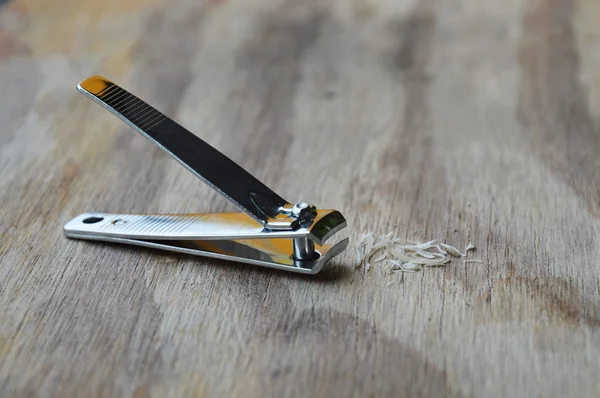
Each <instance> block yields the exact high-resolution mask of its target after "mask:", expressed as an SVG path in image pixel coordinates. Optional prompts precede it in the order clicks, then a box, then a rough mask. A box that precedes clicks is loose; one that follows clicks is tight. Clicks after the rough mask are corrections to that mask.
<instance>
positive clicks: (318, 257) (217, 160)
mask: <svg viewBox="0 0 600 398" xmlns="http://www.w3.org/2000/svg"><path fill="white" fill-rule="evenodd" d="M77 89H78V90H79V91H80V92H82V93H83V94H85V95H86V96H88V97H89V98H91V99H92V100H94V101H96V102H97V103H99V104H100V105H102V106H103V107H105V108H106V109H107V110H109V111H110V112H112V113H113V114H114V115H116V116H117V117H119V118H120V119H121V120H122V121H123V122H125V123H126V124H127V125H129V126H130V127H131V128H133V129H134V130H136V131H137V132H139V133H141V134H142V135H143V136H145V137H146V138H147V139H149V140H150V141H152V142H153V143H155V144H156V145H158V146H159V147H160V148H161V149H163V150H164V151H166V152H167V153H168V154H169V155H171V156H172V157H173V158H174V159H175V160H177V161H178V162H179V163H181V164H182V165H183V166H184V167H185V168H187V169H188V170H189V171H191V172H192V173H193V174H194V175H196V177H198V178H200V179H201V180H202V181H204V182H205V183H207V184H208V185H209V186H210V187H211V188H213V189H214V190H215V191H217V192H219V193H220V194H221V195H223V196H224V197H225V198H227V199H228V200H229V201H230V202H231V203H233V204H234V205H235V206H237V207H238V208H239V209H240V210H241V211H242V212H241V213H216V214H148V215H141V214H107V213H84V214H81V215H79V216H77V217H75V218H74V219H72V220H71V221H69V222H68V223H67V224H66V225H65V227H64V233H65V235H66V236H67V237H68V238H75V239H86V240H97V241H107V242H116V243H124V244H130V245H137V246H145V247H149V248H156V249H163V250H169V251H174V252H182V253H188V254H193V255H199V256H206V257H213V258H218V259H224V260H232V261H236V262H241V263H248V264H253V265H259V266H264V267H270V268H277V269H281V270H286V271H292V272H299V273H305V274H316V273H317V272H319V271H320V270H321V269H322V268H323V266H324V265H325V263H327V262H328V261H329V260H330V259H332V258H333V257H335V256H336V255H338V254H340V253H341V252H343V251H344V250H345V249H346V247H347V245H348V239H347V238H346V239H343V240H341V241H339V242H338V243H337V244H335V245H328V244H325V242H326V241H327V240H328V239H329V238H331V237H332V236H333V235H334V234H336V233H337V232H338V231H340V230H342V229H343V228H345V227H346V220H345V219H344V217H343V216H342V214H341V213H340V212H339V211H337V210H320V209H317V208H315V207H314V206H311V205H308V204H306V203H304V202H301V203H297V204H291V203H289V202H288V201H286V200H285V199H283V198H281V197H280V196H279V195H277V194H276V193H275V192H273V191H272V190H271V189H270V188H269V187H267V186H266V185H264V184H263V183H262V182H260V181H259V180H258V179H256V178H255V177H254V176H252V175H251V174H250V173H248V172H247V171H246V170H244V169H243V168H242V167H240V166H239V165H238V164H236V163H235V162H233V161H232V160H231V159H229V158H228V157H227V156H225V155H224V154H222V153H221V152H219V151H218V150H216V149H215V148H213V147H212V146H210V145H209V144H208V143H206V142H205V141H203V140H201V139H200V138H198V137H197V136H195V135H194V134H192V133H191V132H189V131H188V130H186V129H185V128H183V127H182V126H180V125H179V124H177V123H176V122H174V121H173V120H171V119H170V118H168V117H167V116H165V115H164V114H162V113H161V112H159V111H158V110H156V109H154V108H153V107H151V106H150V105H148V104H147V103H145V102H144V101H142V100H140V99H139V98H137V97H136V96H134V95H133V94H131V93H129V92H127V91H126V90H124V89H123V88H121V87H119V86H118V85H116V84H114V83H112V82H110V81H109V80H107V79H105V78H103V77H99V76H93V77H90V78H88V79H86V80H84V81H82V82H81V83H79V85H78V86H77Z"/></svg>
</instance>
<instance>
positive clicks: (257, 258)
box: [68, 233, 348, 274]
mask: <svg viewBox="0 0 600 398" xmlns="http://www.w3.org/2000/svg"><path fill="white" fill-rule="evenodd" d="M68 236H69V237H70V238H74V239H85V240H92V241H102V242H111V243H122V244H127V245H134V246H142V247H148V248H151V249H159V250H167V251H171V252H178V253H186V254H192V255H196V256H203V257H210V258H216V259H221V260H228V261H235V262H239V263H246V264H251V265H258V266H262V267H267V268H275V269H280V270H283V271H290V272H297V273H302V274H316V273H318V272H319V271H321V269H322V268H323V266H324V265H325V264H326V263H327V262H328V261H330V260H331V259H332V258H333V257H335V256H337V255H339V254H340V253H342V252H343V251H344V250H345V249H346V247H347V246H348V238H346V239H343V240H342V241H340V242H338V243H336V244H335V245H323V246H320V247H319V248H318V249H317V250H316V251H315V252H316V253H318V256H317V258H316V259H315V260H313V261H298V260H295V259H294V258H293V256H292V255H291V254H290V253H291V251H292V248H291V240H290V239H250V240H206V241H202V240H165V241H160V240H157V241H153V240H142V239H127V238H119V237H114V236H94V235H85V236H78V235H77V234H76V233H73V234H70V235H68Z"/></svg>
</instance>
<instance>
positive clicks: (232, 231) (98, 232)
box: [64, 210, 346, 245]
mask: <svg viewBox="0 0 600 398" xmlns="http://www.w3.org/2000/svg"><path fill="white" fill-rule="evenodd" d="M340 216H341V215H340V214H339V212H338V211H336V210H319V212H318V214H317V217H316V218H315V220H316V221H315V222H314V223H313V224H311V225H308V226H305V227H299V228H297V229H296V230H273V231H271V230H268V229H265V228H263V227H262V226H261V225H260V224H259V223H258V222H256V221H255V220H253V219H252V218H250V217H249V216H247V215H246V214H244V213H214V214H211V213H209V214H112V213H84V214H80V215H79V216H77V217H75V218H73V219H72V220H71V221H69V222H68V223H67V224H66V225H65V226H64V232H65V234H66V235H67V236H70V235H74V234H76V235H77V236H78V237H84V236H88V235H90V236H115V237H119V238H126V239H155V240H195V239H202V240H223V239H270V238H288V239H294V238H307V239H309V240H311V241H312V242H314V243H316V244H317V245H323V244H324V243H325V242H326V241H327V240H328V239H329V237H330V236H331V235H332V234H333V233H335V232H336V231H337V230H339V229H341V228H344V227H345V226H346V220H344V218H343V217H340ZM331 231H333V233H332V232H331Z"/></svg>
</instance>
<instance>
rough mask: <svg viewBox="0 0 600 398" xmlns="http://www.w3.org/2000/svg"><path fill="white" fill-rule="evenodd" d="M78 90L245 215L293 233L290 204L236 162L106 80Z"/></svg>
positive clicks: (82, 85)
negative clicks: (286, 209) (283, 211)
mask: <svg viewBox="0 0 600 398" xmlns="http://www.w3.org/2000/svg"><path fill="white" fill-rule="evenodd" d="M77 89H78V90H79V91H80V92H82V93H83V94H85V95H86V96H87V97H89V98H91V99H92V100H94V101H95V102H97V103H99V104H100V105H102V106H103V107H104V108H106V109H107V110H109V111H110V112H111V113H113V114H114V115H116V116H117V117H118V118H119V119H121V120H122V121H123V122H125V123H126V124H127V125H129V126H130V127H131V128H133V129H134V130H135V131H137V132H138V133H140V134H142V135H143V136H144V137H146V138H147V139H149V140H150V141H151V142H153V143H154V144H156V145H158V146H159V147H160V148H161V149H163V150H164V151H165V152H167V153H168V154H169V155H171V157H173V158H174V159H175V160H177V161H178V162H179V163H180V164H182V165H183V166H184V167H185V168H187V169H188V170H189V171H191V172H192V173H193V174H194V175H196V177H198V178H200V179H201V180H203V181H204V182H205V183H207V184H208V185H209V186H211V187H212V188H213V189H214V190H215V191H217V192H219V193H220V194H221V195H223V196H224V197H226V198H227V199H228V200H229V201H231V202H232V203H233V204H235V205H236V206H237V207H238V208H239V209H240V210H242V211H244V212H246V213H247V214H249V215H250V216H251V217H253V218H254V219H256V220H257V221H259V222H260V223H262V224H263V225H268V226H269V228H272V229H281V228H290V227H291V226H293V224H294V222H295V220H294V219H293V218H291V217H289V216H286V215H282V214H281V213H279V209H280V208H281V207H283V206H284V205H285V204H288V202H287V201H286V200H285V199H283V198H281V197H280V196H279V195H277V194H276V193H275V192H273V191H272V190H271V189H270V188H269V187H267V186H266V185H264V184H263V183H262V182H261V181H259V180H258V179H257V178H255V177H254V176H253V175H252V174H250V173H248V172H247V171H246V170H244V169H243V168H242V167H240V166H239V165H238V164H237V163H235V162H234V161H233V160H231V159H229V158H228V157H227V156H225V155H224V154H222V153H221V152H219V151H218V150H216V149H215V148H214V147H212V146H211V145H209V144H208V143H206V142H205V141H203V140H202V139H200V138H198V137H197V136H196V135H194V134H192V133H191V132H190V131H188V130H186V129H185V128H184V127H182V126H180V125H179V124H177V123H176V122H175V121H173V120H171V119H170V118H169V117H167V116H165V115H164V114H162V113H161V112H159V111H158V110H156V109H154V108H153V107H152V106H150V105H148V104H147V103H146V102H144V101H142V100H141V99H139V98H138V97H136V96H135V95H133V94H131V93H129V92H128V91H126V90H125V89H123V88H122V87H119V86H117V85H116V84H114V83H113V82H111V81H109V80H108V79H105V78H103V77H100V76H92V77H90V78H88V79H86V80H84V81H82V82H81V83H79V85H78V86H77Z"/></svg>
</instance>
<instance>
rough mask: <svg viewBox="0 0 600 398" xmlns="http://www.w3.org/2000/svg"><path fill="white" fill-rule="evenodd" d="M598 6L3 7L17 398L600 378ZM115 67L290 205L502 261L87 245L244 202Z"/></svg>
mask: <svg viewBox="0 0 600 398" xmlns="http://www.w3.org/2000/svg"><path fill="white" fill-rule="evenodd" d="M598 17H600V5H598V4H597V2H596V1H594V0H535V1H525V0H512V1H509V2H497V1H492V0H483V1H482V0H447V1H446V0H444V1H441V0H402V1H397V0H330V1H325V0H322V1H321V0H301V1H296V0H256V1H252V2H248V1H243V0H220V1H216V0H212V1H208V0H206V1H195V0H174V1H170V2H165V1H163V2H161V1H158V0H132V1H127V2H121V1H117V0H109V1H105V2H91V1H90V2H71V1H67V0H56V1H53V2H47V1H40V0H28V1H24V0H12V1H5V2H2V1H0V94H1V97H0V98H2V99H1V100H0V126H1V128H0V203H1V205H0V234H1V239H0V300H1V301H0V303H1V304H2V305H1V306H0V395H1V396H7V397H20V396H23V397H29V396H31V397H45V396H49V397H55V396H56V397H64V396H77V397H79V396H81V397H88V396H89V397H115V396H127V397H161V396H173V397H187V396H198V397H205V396H206V397H213V396H215V397H217V396H219V397H220V396H228V397H242V396H243V397H264V396H273V397H291V396H314V397H322V396H323V397H331V396H335V397H337V396H340V397H370V396H373V397H387V396H389V397H417V396H448V397H479V396H487V397H504V396H519V397H520V396H531V397H562V396H577V397H596V396H598V395H600V381H599V380H600V379H599V378H598V369H599V368H600V278H599V274H600V263H599V262H598V254H599V253H600V246H599V244H598V242H599V238H600V235H599V234H600V224H599V222H598V220H599V218H598V216H599V214H600V211H599V209H600V190H599V188H598V186H599V181H600V178H599V175H600V174H599V170H600V161H599V160H598V159H599V158H598V156H597V154H598V152H599V145H600V144H599V142H600V129H599V127H598V116H599V115H600V112H599V110H600V108H599V104H600V74H599V73H598V70H600V50H599V49H600V47H599V45H600V28H599V27H598V24H597V21H598ZM94 74H100V75H104V76H106V77H107V78H109V79H111V80H113V81H115V82H116V83H118V84H120V85H122V86H123V87H125V88H127V89H129V90H131V91H132V92H134V93H136V94H137V95H138V96H140V97H141V98H143V99H144V100H146V101H147V102H149V103H151V104H153V105H155V106H156V107H157V108H158V109H159V110H161V111H163V112H164V113H165V114H167V115H169V116H171V117H172V118H174V119H176V120H177V121H179V122H181V124H182V125H184V126H186V127H187V128H188V129H190V130H191V131H193V132H195V133H197V134H198V135H199V136H201V137H202V138H204V139H205V140H206V141H208V142H209V143H210V144H212V145H214V146H216V147H217V148H218V149H220V150H221V151H222V152H224V153H225V154H226V155H228V156H230V157H231V158H233V159H235V160H236V161H237V162H238V163H239V164H241V165H242V166H243V167H245V168H246V169H248V170H249V171H250V172H252V173H253V174H254V175H256V176H257V177H258V178H259V179H261V180H262V181H264V182H265V183H266V184H268V185H269V186H271V187H272V188H273V189H274V190H275V191H277V192H278V193H280V194H282V195H283V196H284V197H285V198H288V199H289V200H291V201H295V200H305V201H308V202H311V203H314V204H316V205H317V206H319V207H322V208H336V209H339V210H340V211H342V213H343V214H344V215H345V216H346V217H347V218H348V220H349V231H348V232H349V234H350V238H351V245H354V244H356V241H357V238H358V237H359V236H360V235H361V234H362V233H363V232H366V231H373V232H374V233H375V234H385V233H389V232H392V233H394V234H395V235H397V236H399V237H401V238H402V239H415V240H429V239H439V240H442V241H445V242H447V243H450V244H454V245H457V246H458V247H464V245H466V243H467V242H468V241H472V242H473V243H474V244H475V245H476V247H477V250H476V252H475V254H474V256H475V257H477V258H480V259H482V260H483V264H474V263H464V262H463V261H454V262H453V263H452V264H450V265H448V266H447V267H446V268H440V269H428V270H426V271H425V272H421V273H416V274H403V275H397V274H390V272H389V271H388V270H387V269H385V268H384V267H380V266H374V267H373V268H372V269H371V270H370V271H369V272H365V270H364V269H355V267H354V264H355V261H356V259H355V258H354V251H353V250H348V251H347V252H346V253H344V255H342V256H341V257H340V258H339V259H337V260H336V261H334V263H333V264H331V265H330V266H329V267H328V268H327V269H326V270H325V271H323V273H321V274H319V275H317V276H316V277H306V276H298V275H291V274H288V273H284V272H276V271H270V270H267V269H261V268H256V267H249V266H243V265H240V264H235V263H231V262H222V261H214V260H209V259H205V258H201V257H192V256H185V255H177V254H170V253H166V252H159V251H153V250H146V249H140V248H133V247H126V246H121V245H109V244H102V243H91V242H84V241H71V240H68V239H66V238H65V237H64V236H63V234H62V227H63V225H64V224H65V223H66V222H67V221H68V220H70V219H71V218H72V217H74V216H75V215H77V214H79V213H82V212H85V211H103V212H132V213H133V212H135V213H137V212H139V213H145V212H148V213H155V212H161V213H167V212H168V213H171V212H181V213H186V212H211V211H231V210H234V208H233V206H231V205H230V204H228V203H227V202H226V201H225V200H223V199H222V198H221V197H220V196H218V195H217V194H216V193H214V192H212V191H211V190H210V189H209V188H208V187H207V186H205V185H202V184H201V183H200V181H198V180H197V179H195V178H194V177H193V176H192V175H191V174H190V173H188V172H186V171H185V170H184V169H182V168H181V167H180V166H179V165H178V164H176V162H174V161H172V159H170V158H169V157H168V156H167V155H166V154H164V153H162V152H161V151H160V150H159V149H158V148H155V147H154V146H153V145H151V144H150V143H148V142H147V141H146V140H144V139H143V138H142V137H141V136H139V135H138V134H136V133H135V132H133V131H132V130H131V129H129V128H128V127H126V126H124V125H123V124H122V123H120V122H119V121H118V120H117V119H116V118H114V117H113V116H111V115H110V114H109V113H108V112H105V111H103V110H102V109H101V108H100V107H98V106H97V105H95V104H93V103H92V102H91V101H89V100H87V99H85V98H84V97H83V96H81V95H80V94H78V93H77V92H76V90H75V86H76V84H77V83H78V82H79V81H81V80H82V79H84V78H86V77H88V76H90V75H94Z"/></svg>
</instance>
